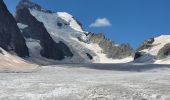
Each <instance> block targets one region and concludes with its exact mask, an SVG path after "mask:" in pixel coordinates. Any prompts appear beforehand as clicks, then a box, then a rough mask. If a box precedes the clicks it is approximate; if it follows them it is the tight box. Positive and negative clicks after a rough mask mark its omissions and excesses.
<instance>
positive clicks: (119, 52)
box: [87, 33, 134, 59]
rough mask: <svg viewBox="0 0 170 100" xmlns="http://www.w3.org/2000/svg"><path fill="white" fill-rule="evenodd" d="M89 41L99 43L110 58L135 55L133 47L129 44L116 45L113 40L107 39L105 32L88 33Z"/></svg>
mask: <svg viewBox="0 0 170 100" xmlns="http://www.w3.org/2000/svg"><path fill="white" fill-rule="evenodd" d="M87 35H88V37H89V42H92V43H97V44H99V46H100V47H101V48H102V49H103V53H105V54H106V55H107V57H109V58H113V59H122V58H125V57H129V56H133V54H134V52H133V49H132V48H131V47H130V45H129V44H121V45H116V44H114V43H113V42H112V41H111V40H109V39H107V38H106V37H105V36H104V34H102V33H100V34H94V33H88V34H87Z"/></svg>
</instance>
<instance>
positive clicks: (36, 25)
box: [15, 0, 73, 60]
mask: <svg viewBox="0 0 170 100" xmlns="http://www.w3.org/2000/svg"><path fill="white" fill-rule="evenodd" d="M25 3H29V2H28V0H23V1H21V2H20V3H19V5H18V6H17V11H16V15H15V19H16V21H17V22H18V23H22V24H25V25H28V27H26V28H24V29H23V30H22V33H23V35H24V36H25V37H26V38H32V39H36V40H40V45H41V46H42V48H43V49H42V50H41V55H42V56H43V57H46V58H49V59H54V60H62V59H64V58H65V56H67V57H72V56H73V54H72V52H71V51H70V49H69V48H68V47H67V46H66V45H65V44H64V43H62V42H59V43H55V42H54V40H53V39H52V38H51V36H50V34H49V33H48V32H47V30H46V28H45V27H44V25H43V23H41V22H39V21H38V20H37V19H36V18H35V17H34V16H32V15H31V14H30V11H29V8H28V7H27V5H28V4H25ZM34 7H37V9H41V8H39V6H37V5H36V6H35V4H34Z"/></svg>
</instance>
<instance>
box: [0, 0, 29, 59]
mask: <svg viewBox="0 0 170 100" xmlns="http://www.w3.org/2000/svg"><path fill="white" fill-rule="evenodd" d="M0 47H2V48H3V49H4V50H6V51H9V52H15V53H16V54H17V55H18V56H20V57H26V56H29V53H28V48H27V46H26V44H25V40H24V38H23V36H22V34H21V32H20V30H19V28H18V26H17V23H16V21H15V19H14V18H13V16H12V15H11V14H10V13H9V11H8V9H7V7H6V5H5V4H4V2H3V0H0Z"/></svg>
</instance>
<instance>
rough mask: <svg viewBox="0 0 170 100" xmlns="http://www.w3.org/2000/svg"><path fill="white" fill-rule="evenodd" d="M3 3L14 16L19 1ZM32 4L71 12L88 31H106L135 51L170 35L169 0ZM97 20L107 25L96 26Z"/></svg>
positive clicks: (39, 0) (54, 0) (44, 1)
mask: <svg viewBox="0 0 170 100" xmlns="http://www.w3.org/2000/svg"><path fill="white" fill-rule="evenodd" d="M4 1H5V3H6V4H7V6H8V8H9V10H10V11H11V12H12V13H13V12H14V11H15V6H16V4H17V3H18V1H19V0H4ZM33 1H35V2H36V3H38V4H40V5H41V6H43V7H44V8H46V9H50V10H53V11H56V12H57V11H65V12H69V13H70V14H72V15H73V16H75V17H76V18H77V19H78V20H79V21H80V22H81V23H82V24H83V27H84V29H85V30H86V31H91V32H103V33H105V34H106V36H107V37H108V38H110V39H112V40H113V41H114V42H116V43H129V44H130V45H132V46H133V47H134V48H137V47H138V46H139V44H141V42H143V41H144V40H145V39H147V38H150V37H154V36H158V35H160V34H168V33H170V0H33ZM96 19H98V22H101V23H102V22H103V20H104V22H106V21H108V23H104V24H102V25H99V26H98V27H95V25H96V24H95V23H93V22H95V21H96ZM92 23H93V25H92ZM94 24H95V25H94ZM90 25H92V26H93V27H90Z"/></svg>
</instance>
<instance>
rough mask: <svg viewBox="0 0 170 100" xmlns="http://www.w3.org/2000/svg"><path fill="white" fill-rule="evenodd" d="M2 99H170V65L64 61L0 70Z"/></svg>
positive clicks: (0, 98)
mask: <svg viewBox="0 0 170 100" xmlns="http://www.w3.org/2000/svg"><path fill="white" fill-rule="evenodd" d="M0 100H170V65H140V64H84V65H79V64H72V65H71V64H65V65H55V66H44V67H42V68H40V70H39V71H37V72H33V73H0Z"/></svg>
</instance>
